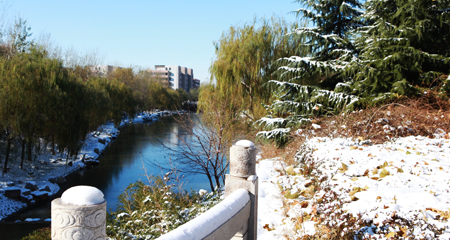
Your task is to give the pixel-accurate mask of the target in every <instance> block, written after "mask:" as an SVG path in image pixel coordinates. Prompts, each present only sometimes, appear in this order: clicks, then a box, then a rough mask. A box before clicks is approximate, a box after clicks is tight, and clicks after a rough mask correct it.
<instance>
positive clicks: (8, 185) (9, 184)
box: [6, 182, 16, 187]
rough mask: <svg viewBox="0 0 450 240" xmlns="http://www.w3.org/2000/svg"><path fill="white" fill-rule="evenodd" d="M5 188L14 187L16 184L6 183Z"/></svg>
mask: <svg viewBox="0 0 450 240" xmlns="http://www.w3.org/2000/svg"><path fill="white" fill-rule="evenodd" d="M6 186H7V187H13V186H16V183H15V182H7V183H6Z"/></svg>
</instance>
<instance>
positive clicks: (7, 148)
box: [3, 138, 11, 175]
mask: <svg viewBox="0 0 450 240" xmlns="http://www.w3.org/2000/svg"><path fill="white" fill-rule="evenodd" d="M10 149H11V138H8V143H7V146H6V157H5V165H3V175H5V173H6V172H7V171H8V159H9V150H10Z"/></svg>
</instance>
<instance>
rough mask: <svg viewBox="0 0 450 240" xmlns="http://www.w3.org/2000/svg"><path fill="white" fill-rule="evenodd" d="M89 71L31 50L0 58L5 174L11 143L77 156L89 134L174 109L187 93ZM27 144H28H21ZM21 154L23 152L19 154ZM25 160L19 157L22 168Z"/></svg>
mask: <svg viewBox="0 0 450 240" xmlns="http://www.w3.org/2000/svg"><path fill="white" fill-rule="evenodd" d="M86 69H88V67H84V68H83V67H77V68H75V69H71V68H66V67H64V63H63V61H61V60H58V59H54V58H50V57H48V54H47V52H46V51H45V50H43V49H41V48H39V47H35V46H32V47H30V48H28V49H27V50H26V51H24V52H20V53H17V54H15V55H3V57H0V128H1V130H2V132H1V134H0V139H1V140H2V142H3V145H4V146H6V147H5V148H6V154H5V162H4V167H3V169H4V171H3V172H4V173H6V171H7V165H8V160H9V153H10V149H11V145H12V143H13V142H17V141H20V142H22V143H23V144H22V146H23V148H25V146H26V145H28V148H29V149H28V151H27V154H28V159H29V160H31V152H32V150H31V148H32V145H33V143H34V142H40V141H44V142H46V143H52V151H53V152H54V151H55V147H54V146H58V148H59V151H67V153H68V154H67V156H72V155H77V152H78V151H79V149H80V148H81V145H82V142H83V140H84V138H85V136H86V134H87V133H88V132H89V131H92V130H95V129H96V128H97V127H98V126H100V125H101V124H103V123H105V121H107V120H109V119H112V120H113V121H114V123H115V124H116V125H119V124H120V122H121V120H122V118H123V116H129V117H132V116H134V115H135V114H136V113H137V112H138V111H142V110H147V109H151V108H161V109H175V108H176V107H177V106H180V105H181V102H183V101H186V100H187V99H188V95H187V93H185V92H184V90H182V91H175V90H172V89H166V88H163V87H162V85H161V83H159V82H157V81H153V80H152V79H149V78H144V77H140V76H139V74H135V73H134V72H133V71H132V70H131V69H119V70H117V71H116V72H114V74H112V75H111V76H108V78H100V77H95V76H90V75H89V74H88V73H89V71H87V70H86ZM25 143H28V144H25ZM22 152H25V151H22ZM23 159H24V154H22V164H21V166H23Z"/></svg>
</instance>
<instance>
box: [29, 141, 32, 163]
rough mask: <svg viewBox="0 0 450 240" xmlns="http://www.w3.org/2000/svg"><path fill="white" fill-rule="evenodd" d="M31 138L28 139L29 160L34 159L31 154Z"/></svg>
mask: <svg viewBox="0 0 450 240" xmlns="http://www.w3.org/2000/svg"><path fill="white" fill-rule="evenodd" d="M31 152H32V151H31V139H28V161H29V162H31V161H32V160H33V159H32V156H31Z"/></svg>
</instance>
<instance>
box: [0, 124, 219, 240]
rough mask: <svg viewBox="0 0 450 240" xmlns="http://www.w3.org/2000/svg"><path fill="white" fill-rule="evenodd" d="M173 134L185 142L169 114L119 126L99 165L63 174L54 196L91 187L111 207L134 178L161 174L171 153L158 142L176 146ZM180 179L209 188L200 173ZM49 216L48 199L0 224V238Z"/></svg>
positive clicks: (191, 185)
mask: <svg viewBox="0 0 450 240" xmlns="http://www.w3.org/2000/svg"><path fill="white" fill-rule="evenodd" d="M177 135H183V139H186V140H187V142H189V137H190V136H187V135H186V131H184V130H183V128H182V127H181V126H180V124H179V123H178V122H177V121H175V119H174V118H173V117H172V116H167V117H162V118H161V119H160V120H159V121H156V122H149V123H135V124H130V125H126V126H124V127H122V128H121V129H120V135H119V137H118V138H117V139H116V140H115V141H113V142H112V143H110V144H109V145H108V146H107V148H106V149H105V151H104V152H103V155H102V156H101V157H100V158H99V160H100V165H99V166H98V167H93V168H90V169H85V170H82V171H79V172H76V173H74V174H71V175H70V176H68V177H66V179H67V183H66V184H64V185H63V186H61V190H60V191H59V192H58V194H56V195H55V196H54V197H60V196H61V194H62V193H63V192H64V191H65V190H66V189H68V188H70V187H72V186H75V185H89V186H94V187H96V188H98V189H100V190H101V191H102V192H103V193H104V195H105V199H106V201H107V208H108V209H111V210H115V209H116V204H117V197H118V196H119V195H120V194H121V193H122V192H123V191H124V189H125V188H126V187H127V186H128V185H129V184H130V183H134V182H136V181H138V180H141V181H143V182H144V183H146V182H147V177H146V175H147V174H148V175H161V174H164V173H165V171H164V170H162V168H167V167H168V166H169V163H170V162H171V159H172V158H171V155H172V154H171V153H172V152H171V151H170V150H168V149H166V148H164V146H163V144H162V143H164V144H166V145H170V146H171V147H172V148H177V146H179V145H180V144H181V143H180V142H179V141H178V137H177ZM158 165H159V166H160V167H159V166H158ZM182 182H184V184H183V188H184V189H185V190H188V191H189V190H191V189H192V190H195V191H198V190H199V189H202V188H203V189H207V190H210V189H209V183H208V180H207V178H206V177H205V176H203V175H195V176H185V178H184V179H182ZM50 216H51V212H50V202H48V203H44V204H41V205H39V206H36V207H34V208H32V209H27V210H25V211H22V212H19V213H17V214H15V215H13V216H11V217H10V218H8V220H7V221H6V222H3V223H0V239H21V238H22V237H24V236H27V235H28V234H29V233H30V232H31V231H33V230H35V229H37V228H41V227H43V226H50V222H47V223H45V222H44V223H43V222H38V223H36V222H33V223H27V222H23V221H24V220H25V219H26V218H40V219H42V220H44V219H47V218H50ZM17 220H19V221H20V222H16V221H17ZM3 237H6V238H3Z"/></svg>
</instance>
